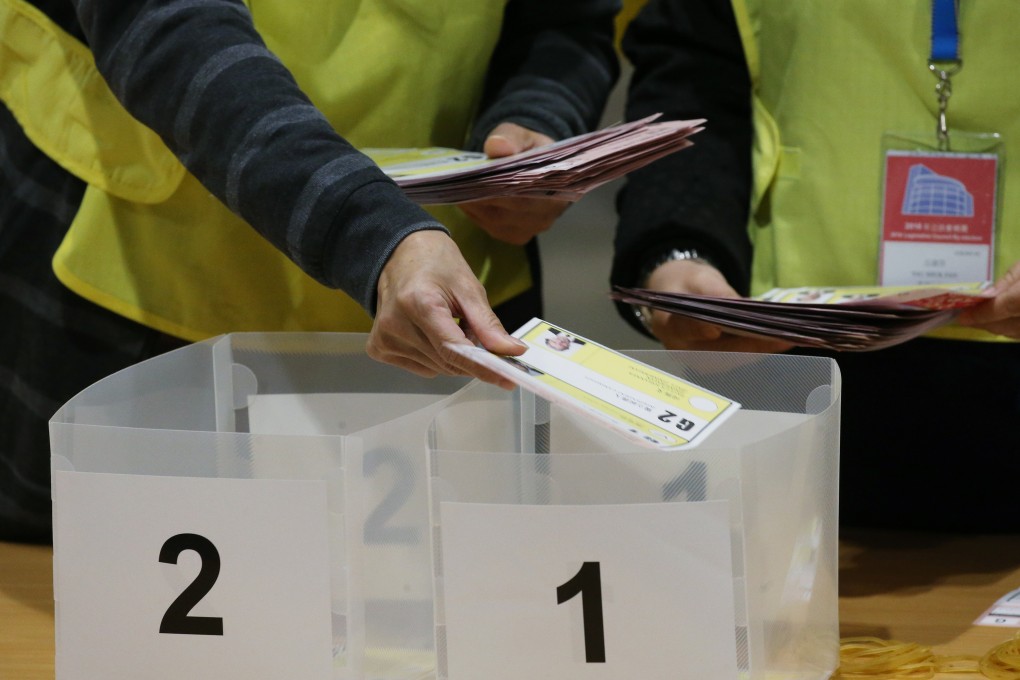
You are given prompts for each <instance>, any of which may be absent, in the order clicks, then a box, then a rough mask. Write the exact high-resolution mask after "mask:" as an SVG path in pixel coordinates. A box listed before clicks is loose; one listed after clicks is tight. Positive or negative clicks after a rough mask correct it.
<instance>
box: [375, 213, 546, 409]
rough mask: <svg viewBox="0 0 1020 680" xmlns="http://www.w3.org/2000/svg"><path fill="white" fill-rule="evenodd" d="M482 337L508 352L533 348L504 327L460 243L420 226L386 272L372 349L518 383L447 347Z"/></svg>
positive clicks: (387, 359)
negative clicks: (420, 229) (514, 336)
mask: <svg viewBox="0 0 1020 680" xmlns="http://www.w3.org/2000/svg"><path fill="white" fill-rule="evenodd" d="M458 318H459V319H460V324H459V325H458V323H457V319H458ZM475 339H477V340H478V341H479V342H480V343H481V344H482V346H483V347H485V348H486V349H488V350H490V351H492V352H495V353H497V354H501V355H513V356H516V355H519V354H523V353H524V351H525V350H526V349H527V345H525V344H524V343H523V342H521V341H520V340H517V339H516V338H513V337H511V336H510V335H509V334H508V333H507V332H506V331H505V330H504V329H503V326H502V324H500V322H499V319H498V318H496V315H495V314H494V313H493V311H492V309H491V308H490V307H489V303H488V300H487V299H486V297H485V289H484V288H483V287H482V284H481V283H479V281H478V279H477V278H476V277H475V275H474V274H473V273H472V272H471V268H470V267H469V266H468V264H467V262H465V261H464V258H463V256H461V253H460V249H459V248H457V244H456V243H454V242H453V240H452V239H451V238H450V237H449V236H447V235H446V233H445V232H442V231H438V230H427V231H417V232H414V233H412V234H411V235H410V236H408V237H407V238H405V239H404V240H403V241H401V242H400V244H399V245H398V246H397V248H396V250H394V251H393V254H392V255H391V256H390V259H389V260H388V261H387V262H386V265H385V266H384V267H383V270H382V273H381V274H380V276H379V301H378V304H377V308H376V317H375V323H374V324H373V325H372V332H371V333H370V334H369V336H368V346H367V351H368V355H369V356H370V357H372V358H373V359H375V360H377V361H381V362H384V363H388V364H392V365H394V366H399V367H401V368H404V369H407V370H408V371H411V372H412V373H415V374H417V375H421V376H425V377H429V378H431V377H434V376H436V375H439V374H445V375H469V376H472V377H475V378H479V379H481V380H484V381H485V382H488V383H492V384H494V385H499V386H500V387H503V388H505V389H511V388H513V387H514V385H513V383H511V382H510V381H509V380H507V379H506V378H503V377H501V376H499V375H497V374H496V373H493V372H492V371H490V370H488V369H486V368H482V367H481V366H478V365H476V364H474V363H473V362H471V361H470V360H468V359H465V358H463V357H461V356H460V355H458V354H456V353H455V352H453V351H451V350H450V349H448V348H447V347H445V346H444V344H445V343H447V342H452V343H458V344H469V345H470V344H472V340H475Z"/></svg>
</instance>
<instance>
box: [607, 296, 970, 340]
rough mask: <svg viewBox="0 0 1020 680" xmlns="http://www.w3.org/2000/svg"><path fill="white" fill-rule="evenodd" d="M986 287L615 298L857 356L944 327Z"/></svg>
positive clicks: (731, 328)
mask: <svg viewBox="0 0 1020 680" xmlns="http://www.w3.org/2000/svg"><path fill="white" fill-rule="evenodd" d="M988 285H989V282H987V281H982V282H974V283H962V284H945V285H925V286H852V287H806V286H805V287H800V288H775V289H773V290H770V291H768V292H767V293H764V294H763V295H760V296H759V297H757V298H728V297H715V296H709V295H694V294H688V293H670V292H665V291H655V290H647V289H640V288H622V287H617V288H615V289H614V290H613V292H612V293H611V296H612V297H613V299H615V300H618V301H620V302H625V303H629V304H633V305H640V306H645V307H650V308H652V309H658V310H662V311H665V312H669V313H671V314H679V315H682V316H687V317H690V318H692V319H698V320H699V321H705V322H708V323H711V324H715V325H718V326H723V327H725V328H727V329H729V331H730V332H731V333H734V334H737V335H750V336H756V337H768V338H775V339H778V340H783V341H786V342H789V343H790V344H793V345H800V346H803V347H819V348H824V349H831V350H836V351H846V352H854V351H857V352H860V351H870V350H878V349H883V348H886V347H891V346H893V345H898V344H900V343H903V342H906V341H907V340H911V339H913V338H916V337H918V336H920V335H923V334H925V333H927V332H928V331H930V330H933V329H935V328H939V327H941V326H945V325H947V324H949V323H951V322H952V321H953V319H954V318H956V315H957V314H958V313H959V312H960V310H962V309H965V308H967V307H971V306H973V305H976V304H979V303H981V302H982V301H984V300H987V299H988V298H987V297H985V295H984V294H983V292H982V291H984V290H985V289H986V288H987V287H988Z"/></svg>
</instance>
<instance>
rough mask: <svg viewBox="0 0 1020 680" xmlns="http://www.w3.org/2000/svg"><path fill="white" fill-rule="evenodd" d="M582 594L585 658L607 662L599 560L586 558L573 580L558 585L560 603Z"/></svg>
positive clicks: (590, 660) (595, 661)
mask: <svg viewBox="0 0 1020 680" xmlns="http://www.w3.org/2000/svg"><path fill="white" fill-rule="evenodd" d="M578 593H580V594H581V618H582V619H583V623H584V660H585V662H586V663H605V662H606V626H605V622H604V621H603V620H602V574H601V567H600V565H599V563H598V562H585V563H584V564H582V565H581V568H580V569H579V570H578V571H577V573H576V574H574V575H573V576H572V577H571V578H570V580H569V581H567V582H566V583H564V584H563V585H560V586H557V587H556V604H563V603H564V602H566V601H567V600H570V599H572V598H573V597H574V596H575V595H577V594H578Z"/></svg>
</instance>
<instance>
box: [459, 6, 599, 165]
mask: <svg viewBox="0 0 1020 680" xmlns="http://www.w3.org/2000/svg"><path fill="white" fill-rule="evenodd" d="M618 11H619V2H618V0H562V1H559V2H555V3H548V2H544V1H543V0H510V2H509V3H508V4H507V8H506V13H505V19H504V22H503V27H502V33H501V36H500V40H499V42H498V44H497V45H496V48H495V50H494V52H493V56H492V60H491V62H490V65H489V72H488V76H487V79H486V88H485V93H484V96H483V100H482V110H481V114H480V115H479V117H478V120H477V122H476V125H475V127H474V131H473V134H472V136H471V140H470V141H469V146H470V147H471V148H481V146H482V143H483V142H484V140H485V137H486V135H487V134H488V133H489V132H490V131H491V130H492V128H494V127H495V126H496V125H498V124H499V123H502V122H512V123H517V124H518V125H522V126H523V127H526V128H529V129H531V130H535V131H537V132H541V133H543V134H546V135H548V136H549V137H551V138H553V139H563V138H565V137H570V136H573V135H577V134H580V133H582V132H586V131H588V130H591V129H593V128H594V127H595V126H596V125H597V124H598V121H599V118H600V116H601V115H602V110H603V108H604V107H605V103H606V99H607V98H608V96H609V92H610V90H611V89H612V87H613V85H614V84H615V82H616V79H617V78H618V76H619V64H618V62H617V57H616V51H615V47H614V45H613V30H614V25H613V21H614V18H615V16H616V14H617V12H618Z"/></svg>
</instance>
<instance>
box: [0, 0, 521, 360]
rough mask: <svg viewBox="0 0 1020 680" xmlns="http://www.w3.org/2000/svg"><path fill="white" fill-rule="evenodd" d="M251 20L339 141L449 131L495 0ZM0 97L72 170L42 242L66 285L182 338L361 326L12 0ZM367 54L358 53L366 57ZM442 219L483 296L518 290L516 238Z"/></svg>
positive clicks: (393, 139)
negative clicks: (80, 184)
mask: <svg viewBox="0 0 1020 680" xmlns="http://www.w3.org/2000/svg"><path fill="white" fill-rule="evenodd" d="M248 5H249V7H250V8H251V12H252V16H253V18H254V21H255V26H256V27H257V28H258V30H259V33H260V34H261V35H262V37H263V39H264V40H265V41H266V43H267V45H268V46H269V48H270V49H271V50H272V51H273V52H274V53H275V54H276V55H277V56H278V57H279V58H280V59H281V61H283V63H284V64H286V65H287V66H288V68H289V69H290V70H291V72H292V73H293V74H294V76H295V78H296V80H297V82H298V84H299V85H300V86H301V88H302V90H303V91H304V92H305V93H306V94H307V95H308V97H309V98H310V99H311V100H312V102H313V103H314V104H315V105H316V106H317V107H318V108H319V109H320V110H321V111H322V112H323V113H324V114H325V116H326V118H327V119H328V120H329V121H330V123H331V124H332V125H333V126H334V128H335V129H336V130H337V131H338V132H339V133H340V134H341V135H342V136H343V137H345V138H346V139H347V140H348V141H350V142H351V143H352V144H353V145H354V146H356V147H384V146H390V147H418V146H450V147H458V148H459V147H461V146H463V144H464V143H465V140H466V137H467V133H468V130H469V126H470V124H471V120H472V116H473V115H474V113H475V111H476V108H477V105H478V100H479V97H480V94H481V90H482V83H483V79H484V76H485V69H486V66H487V65H488V62H489V56H490V55H491V52H492V50H493V48H494V46H495V43H496V40H497V39H498V37H499V31H500V25H501V21H502V16H503V9H504V5H505V0H502V1H501V0H496V1H493V2H478V0H444V1H443V2H441V3H436V2H419V1H418V0H386V1H385V2H339V3H338V2H333V1H332V0H301V1H300V2H293V1H291V0H250V2H248ZM0 50H2V51H0V99H2V100H3V101H4V103H5V104H6V105H7V107H8V108H9V109H10V110H11V111H12V112H13V114H14V115H15V117H16V118H17V119H18V121H19V122H20V123H21V125H22V126H23V128H24V129H25V131H26V134H27V135H28V137H29V138H30V139H31V140H32V141H33V143H34V144H35V145H36V146H37V147H39V148H40V149H41V150H42V151H44V152H45V153H46V154H47V155H49V156H50V157H51V158H53V159H54V160H55V161H56V162H58V163H59V164H60V165H61V166H62V167H64V168H65V169H67V170H68V171H70V172H72V173H74V174H75V175H76V176H78V177H80V178H81V179H83V180H84V181H85V182H87V184H88V187H87V189H86V191H85V196H84V199H83V202H82V205H81V208H80V209H79V211H78V214H77V215H76V217H75V219H74V222H73V224H72V225H71V228H70V230H69V232H68V234H67V236H66V238H65V239H64V241H63V243H62V244H61V246H60V248H59V250H58V252H57V254H56V256H55V257H54V261H53V267H54V271H55V272H56V274H57V276H58V277H59V278H60V280H61V281H62V282H63V283H64V284H65V285H67V286H68V287H69V288H71V289H72V290H74V291H75V292H76V293H78V294H79V295H82V296H83V297H85V298H87V299H89V300H91V301H93V302H95V303H97V304H99V305H101V306H103V307H106V308H108V309H110V310H113V311H115V312H117V313H118V314H121V315H123V316H125V317H128V318H130V319H133V320H135V321H138V322H140V323H142V324H145V325H147V326H150V327H152V328H156V329H159V330H161V331H164V332H166V333H170V334H172V335H176V336H178V337H181V338H185V339H189V340H198V339H201V338H205V337H209V336H211V335H216V334H220V333H226V332H233V331H253V330H262V331H296V330H303V331H311V330H314V331H364V330H367V329H368V328H370V326H371V318H370V317H369V315H368V314H367V313H366V312H365V311H364V310H362V309H361V307H360V306H359V305H358V304H357V303H356V302H355V301H354V300H352V299H351V298H350V297H348V296H347V295H345V294H344V293H342V292H340V291H337V290H332V289H329V288H327V287H325V286H323V285H321V284H319V283H318V282H316V281H315V280H313V279H312V278H311V277H309V276H308V275H306V274H305V273H304V272H302V271H301V270H300V269H299V268H298V267H297V266H296V265H295V264H293V263H292V262H291V261H290V260H288V259H287V258H286V257H285V256H284V255H283V254H281V253H280V252H279V251H277V250H276V249H275V248H274V247H273V246H272V245H270V244H269V243H268V242H267V241H265V240H264V239H263V238H262V237H261V236H259V235H258V234H257V233H256V232H255V230H254V229H252V228H251V227H250V226H249V225H247V224H246V223H245V222H243V221H242V220H241V219H240V218H239V217H237V216H235V215H234V214H233V213H231V212H230V211H229V210H228V209H227V208H226V207H225V206H224V205H223V204H222V203H221V202H220V201H219V200H217V199H216V198H215V197H213V196H212V195H211V194H209V192H208V191H207V190H206V189H205V188H204V187H203V186H202V185H201V184H200V183H199V182H198V180H196V179H195V178H194V176H192V175H191V174H190V173H188V172H187V171H186V170H185V169H184V167H183V166H182V165H181V164H180V163H179V162H178V161H177V159H176V158H175V157H174V155H173V154H172V153H171V152H170V151H169V150H168V149H167V148H166V147H165V146H164V145H163V143H162V141H161V140H160V139H159V138H158V137H157V136H156V135H155V134H154V133H153V132H152V131H151V130H149V129H148V128H147V127H145V126H144V125H142V124H141V123H139V122H138V121H136V120H135V119H134V118H133V117H132V116H131V115H130V114H129V113H127V111H125V110H124V109H123V107H121V105H120V104H119V103H118V102H117V100H116V99H115V98H114V96H113V94H112V92H110V90H109V88H108V87H107V86H106V84H105V82H104V81H103V79H102V77H101V76H100V75H99V73H98V72H97V71H96V68H95V63H94V61H93V58H92V55H91V54H90V52H89V51H88V49H87V48H86V47H85V46H84V45H82V44H81V43H80V42H79V41H77V40H76V39H74V38H73V37H72V36H70V35H68V34H67V33H65V32H63V31H62V30H61V29H60V28H59V27H57V26H56V25H55V24H53V22H51V21H50V20H49V19H48V18H47V17H46V16H45V15H44V14H42V13H41V12H39V11H38V10H37V9H35V8H34V7H32V6H31V5H28V4H27V3H25V2H24V1H23V0H0ZM368 65H371V66H368ZM430 212H432V213H433V215H434V216H435V217H436V218H437V219H439V221H440V222H442V223H443V224H444V225H446V226H447V227H448V228H449V229H450V231H451V233H452V234H453V237H454V239H455V240H456V241H457V243H458V245H459V246H460V249H461V252H462V253H463V254H464V256H465V258H466V259H467V261H468V263H469V264H470V265H471V267H472V269H473V271H474V272H475V274H476V275H478V277H479V278H480V279H481V281H482V283H483V284H485V286H486V289H487V291H488V295H489V301H490V303H491V304H493V305H496V304H499V303H500V302H503V301H505V300H508V299H509V298H511V297H513V296H515V295H517V294H519V293H521V292H523V291H525V290H527V289H528V288H529V287H530V286H531V276H530V272H529V270H528V266H527V261H526V258H525V256H524V253H523V249H522V248H520V247H517V246H511V245H508V244H505V243H501V242H498V241H495V240H494V239H492V238H491V237H489V236H488V235H487V234H485V233H484V232H483V231H482V230H481V229H479V228H478V227H477V226H475V225H473V224H472V223H471V222H470V221H469V220H468V219H467V218H466V217H465V216H464V215H463V213H462V212H461V211H460V210H458V209H456V208H453V207H449V206H447V207H437V208H435V209H430Z"/></svg>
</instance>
